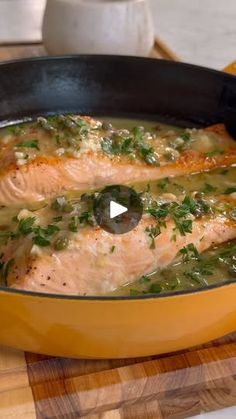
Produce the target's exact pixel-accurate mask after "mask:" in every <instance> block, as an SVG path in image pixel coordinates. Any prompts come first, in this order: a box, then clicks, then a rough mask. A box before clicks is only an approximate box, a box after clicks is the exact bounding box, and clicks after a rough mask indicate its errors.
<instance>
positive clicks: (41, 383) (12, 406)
mask: <svg viewBox="0 0 236 419" xmlns="http://www.w3.org/2000/svg"><path fill="white" fill-rule="evenodd" d="M45 54H46V52H45V50H44V49H43V46H42V45H40V44H31V45H17V46H16V45H12V46H8V47H5V46H2V47H0V60H9V59H15V58H21V57H29V56H39V55H45ZM152 56H153V57H156V58H159V57H163V58H167V59H178V57H177V56H176V55H175V53H173V52H172V51H171V50H170V49H169V48H168V47H167V48H166V46H165V44H163V43H162V42H159V40H157V41H156V43H155V47H154V49H153V51H152ZM235 355H236V334H233V335H230V336H227V337H224V338H222V339H220V340H218V341H215V342H211V343H208V344H206V345H203V346H202V347H198V348H194V349H191V350H186V351H181V352H179V353H174V354H165V355H161V356H154V357H149V358H145V359H143V358H140V359H126V360H99V361H97V360H75V359H66V358H53V357H48V356H42V355H37V354H31V353H23V352H21V351H17V350H14V349H8V348H3V347H0V418H3V419H8V418H9V419H13V418H17V419H18V418H19V419H36V418H37V419H53V418H63V419H64V418H65V419H74V418H79V417H83V418H88V419H120V418H122V419H145V418H148V419H149V418H150V419H151V418H153V419H164V418H175V419H178V418H186V417H190V416H192V415H196V414H198V413H201V412H207V411H214V410H218V409H221V408H223V407H228V406H232V405H235V404H236V378H235V377H236V362H235Z"/></svg>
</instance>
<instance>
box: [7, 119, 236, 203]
mask: <svg viewBox="0 0 236 419" xmlns="http://www.w3.org/2000/svg"><path fill="white" fill-rule="evenodd" d="M206 131H212V132H216V133H218V134H220V135H222V137H223V138H224V140H225V148H224V153H223V154H219V155H212V156H211V155H210V156H207V155H206V154H205V153H201V152H199V151H193V150H190V151H185V152H183V153H182V154H181V155H180V157H179V159H177V160H176V161H175V162H168V163H167V164H165V165H164V166H160V167H157V166H155V167H153V166H150V165H148V164H147V163H145V162H142V161H130V160H129V159H127V157H119V158H117V157H114V156H113V157H112V156H108V155H106V154H104V153H101V152H93V151H88V152H87V153H86V154H82V155H81V156H80V157H79V158H73V157H37V158H35V159H34V160H31V161H29V162H28V163H26V164H24V165H23V166H20V167H17V166H16V164H13V163H12V162H11V163H9V165H7V166H6V165H5V167H4V170H2V173H1V175H0V205H6V206H7V205H11V204H21V203H30V202H32V201H41V200H43V199H45V198H50V197H55V196H57V195H60V194H62V193H64V192H66V191H82V190H86V189H87V190H88V189H93V188H99V187H103V186H105V185H110V184H117V183H122V184H128V183H131V182H132V183H133V182H137V181H146V180H149V181H151V180H155V179H160V178H164V177H166V176H168V177H171V176H181V175H185V174H191V173H196V172H202V171H207V170H211V169H214V168H216V167H222V166H229V165H232V164H234V163H236V147H234V143H233V141H232V139H231V138H230V136H229V135H228V134H227V133H226V130H225V128H224V126H223V125H216V126H212V127H209V128H207V129H206Z"/></svg>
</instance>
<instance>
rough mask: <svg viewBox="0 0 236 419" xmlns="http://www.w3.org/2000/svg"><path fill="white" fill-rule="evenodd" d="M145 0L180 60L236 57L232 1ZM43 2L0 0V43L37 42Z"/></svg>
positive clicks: (212, 61)
mask: <svg viewBox="0 0 236 419" xmlns="http://www.w3.org/2000/svg"><path fill="white" fill-rule="evenodd" d="M149 1H150V5H151V8H152V11H153V20H154V23H155V29H156V34H157V35H159V36H160V38H162V39H163V40H164V41H165V42H166V43H167V44H168V45H169V46H170V47H171V48H172V49H173V50H174V51H175V52H176V53H177V54H178V55H179V57H180V58H181V59H182V60H183V61H188V62H190V63H194V64H199V65H205V66H208V67H213V68H217V69H221V68H223V67H225V66H226V65H227V64H228V63H230V62H231V61H233V60H235V59H236V25H235V22H236V0H223V1H222V0H171V1H170V0H169V1H168V0H149ZM45 3H46V0H0V44H1V43H3V42H9V41H11V42H13V43H14V42H16V41H18V42H19V41H21V42H22V41H27V40H28V41H29V40H33V41H39V40H40V39H41V22H42V16H43V11H44V7H45ZM12 10H14V13H13V12H12Z"/></svg>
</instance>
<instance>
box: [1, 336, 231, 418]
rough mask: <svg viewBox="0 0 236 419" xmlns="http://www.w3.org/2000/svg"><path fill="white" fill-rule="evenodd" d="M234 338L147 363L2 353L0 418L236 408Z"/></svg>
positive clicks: (181, 414) (157, 414)
mask: <svg viewBox="0 0 236 419" xmlns="http://www.w3.org/2000/svg"><path fill="white" fill-rule="evenodd" d="M235 354H236V334H234V335H231V336H228V337H225V338H222V339H221V340H218V341H215V342H211V343H209V344H207V345H204V346H202V347H199V348H195V349H192V350H186V351H181V352H179V353H175V354H166V355H162V356H154V357H149V358H144V359H127V360H104V361H101V360H99V361H96V360H74V359H66V358H52V357H47V356H42V355H36V354H31V353H25V354H24V353H23V352H20V351H16V350H12V349H6V348H0V417H1V418H4V419H7V418H13V417H14V418H15V417H16V418H19V419H21V418H22V419H31V418H39V419H46V418H47V419H51V418H65V419H73V418H79V417H84V418H89V419H90V418H91V419H100V418H106V419H113V418H114V419H116V418H117V419H118V418H122V419H126V418H127V419H143V418H154V419H159V418H186V417H189V416H192V415H195V414H198V413H200V412H205V411H211V410H218V409H222V408H223V407H226V406H232V405H234V404H236V380H235V377H236V362H235Z"/></svg>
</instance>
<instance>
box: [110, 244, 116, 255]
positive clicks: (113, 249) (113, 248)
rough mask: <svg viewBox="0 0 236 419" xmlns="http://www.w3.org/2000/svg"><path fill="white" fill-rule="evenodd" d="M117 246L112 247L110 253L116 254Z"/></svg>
mask: <svg viewBox="0 0 236 419" xmlns="http://www.w3.org/2000/svg"><path fill="white" fill-rule="evenodd" d="M115 248H116V246H114V245H113V246H111V249H110V253H114V251H115Z"/></svg>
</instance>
